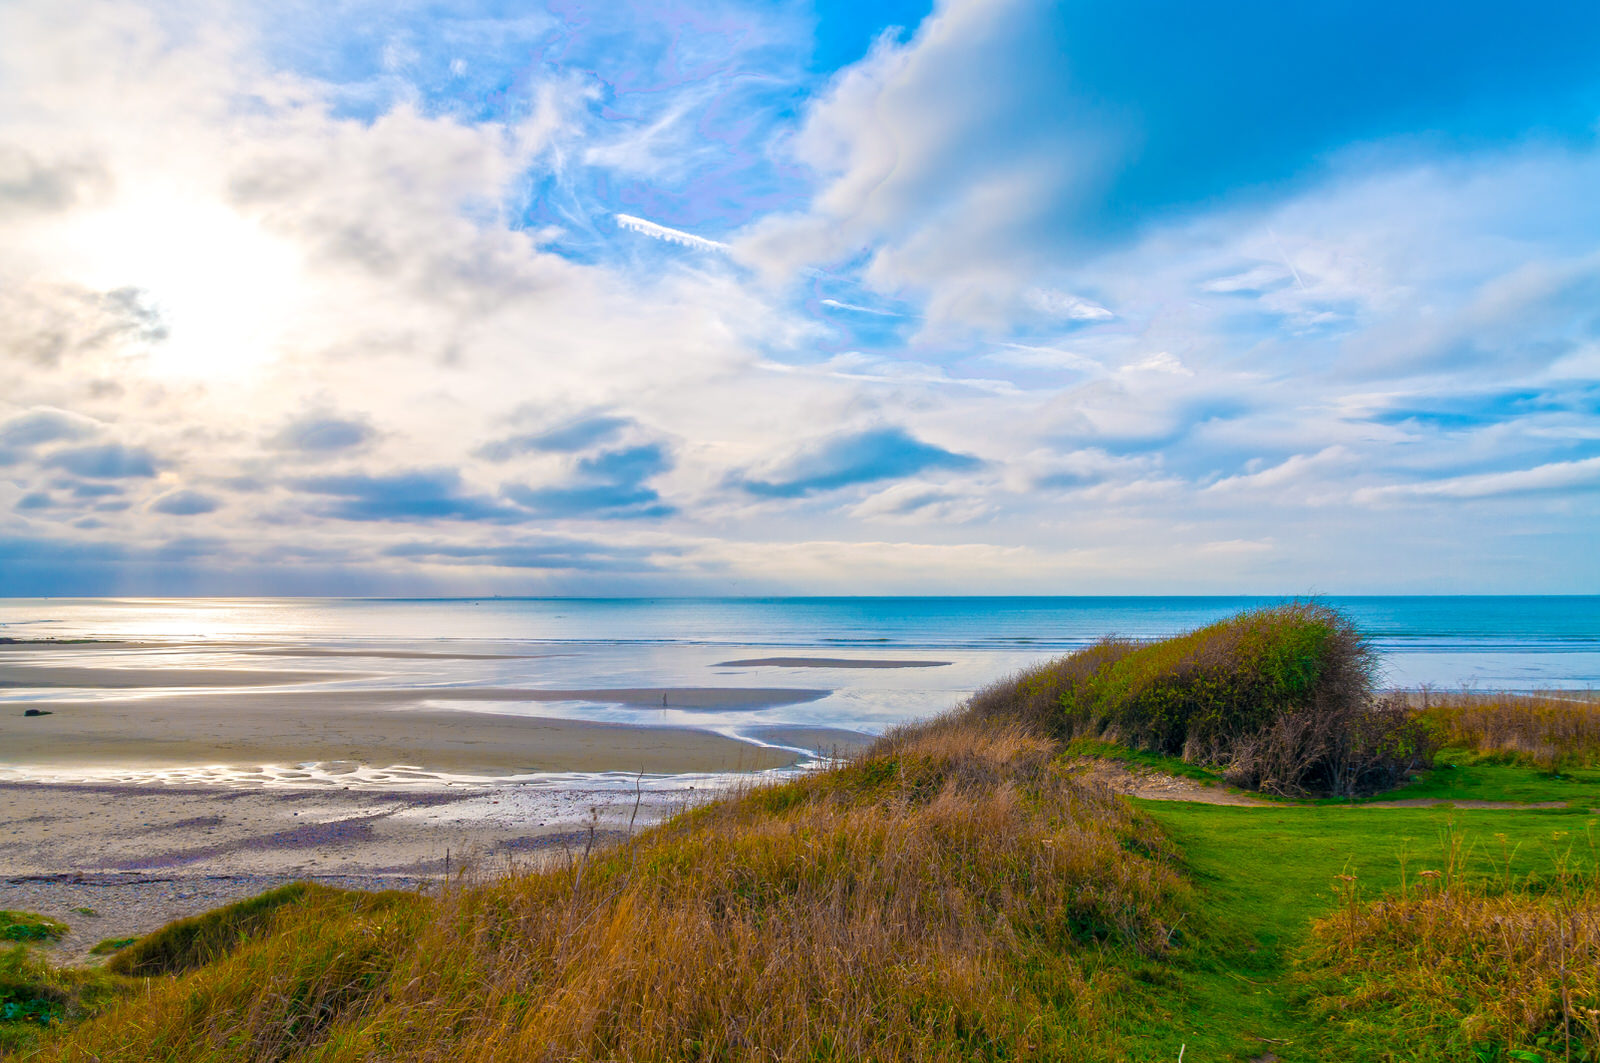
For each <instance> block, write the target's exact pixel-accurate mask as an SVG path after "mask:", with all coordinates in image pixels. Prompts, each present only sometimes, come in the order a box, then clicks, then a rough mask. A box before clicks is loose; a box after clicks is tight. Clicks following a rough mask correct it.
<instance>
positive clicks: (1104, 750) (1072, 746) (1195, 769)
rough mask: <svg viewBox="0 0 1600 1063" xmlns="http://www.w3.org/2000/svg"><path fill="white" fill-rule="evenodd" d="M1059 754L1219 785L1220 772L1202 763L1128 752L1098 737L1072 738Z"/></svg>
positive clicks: (1131, 750) (1120, 746) (1147, 753)
mask: <svg viewBox="0 0 1600 1063" xmlns="http://www.w3.org/2000/svg"><path fill="white" fill-rule="evenodd" d="M1062 753H1063V755H1064V756H1067V757H1091V758H1094V759H1097V760H1110V761H1114V762H1116V763H1118V764H1123V765H1126V766H1127V767H1129V768H1151V769H1154V770H1156V771H1162V772H1166V773H1167V774H1168V775H1177V776H1181V777H1182V778H1185V779H1193V780H1195V781H1196V782H1204V783H1221V782H1222V781H1223V780H1222V773H1221V772H1219V771H1217V770H1216V769H1215V768H1208V767H1206V766H1205V765H1203V764H1191V763H1189V762H1188V761H1186V760H1181V759H1179V758H1178V757H1169V756H1165V755H1163V754H1161V753H1151V752H1149V751H1148V750H1143V749H1129V748H1128V747H1127V746H1124V745H1119V744H1117V743H1116V742H1107V741H1105V740H1103V739H1099V738H1076V739H1073V740H1072V741H1071V742H1068V743H1067V744H1066V746H1065V747H1064V748H1063V750H1062Z"/></svg>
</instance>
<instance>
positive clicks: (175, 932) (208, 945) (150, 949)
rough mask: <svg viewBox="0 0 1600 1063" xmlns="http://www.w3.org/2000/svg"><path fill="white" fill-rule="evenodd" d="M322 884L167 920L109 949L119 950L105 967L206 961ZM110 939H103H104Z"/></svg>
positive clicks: (143, 970)
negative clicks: (153, 931)
mask: <svg viewBox="0 0 1600 1063" xmlns="http://www.w3.org/2000/svg"><path fill="white" fill-rule="evenodd" d="M319 888H320V887H315V886H309V885H307V884H306V883H304V882H294V883H290V884H289V885H287V886H281V887H279V888H278V889H275V890H268V891H267V892H266V893H263V894H261V895H259V896H256V897H250V898H247V899H245V900H242V901H235V902H234V903H233V904H229V905H225V906H223V907H221V908H217V909H214V910H212V911H209V912H205V913H204V914H202V915H196V916H191V917H190V918H188V919H179V920H177V921H176V922H173V923H168V924H167V925H166V926H164V927H162V928H161V929H160V930H157V931H156V932H155V933H153V934H149V935H146V936H145V937H142V938H136V939H134V940H132V941H124V942H123V943H122V944H121V945H119V946H116V947H115V948H114V949H108V950H107V951H114V952H115V953H116V954H115V955H114V956H112V958H111V960H110V962H109V963H107V964H106V969H107V970H109V971H111V972H113V973H114V974H126V975H142V976H146V977H148V976H150V975H156V974H178V973H180V972H183V971H188V970H192V969H193V968H195V967H203V966H205V965H206V964H208V963H210V962H211V961H212V960H215V959H216V958H217V957H219V956H223V955H225V954H227V953H228V952H230V951H232V950H233V949H235V948H237V947H239V946H240V945H241V944H243V943H244V942H246V941H248V940H249V939H250V938H251V937H252V936H254V935H257V934H259V933H261V932H262V931H263V930H265V929H266V928H267V927H268V926H269V925H270V924H271V921H272V913H273V912H274V911H276V910H277V909H278V908H281V907H283V906H284V905H286V904H296V903H298V902H301V901H303V900H305V899H306V896H307V894H308V893H310V892H311V891H313V890H316V889H319ZM109 944H110V942H101V945H109ZM96 948H99V946H98V945H97V946H96Z"/></svg>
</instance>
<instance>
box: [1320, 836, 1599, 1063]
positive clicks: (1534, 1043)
mask: <svg viewBox="0 0 1600 1063" xmlns="http://www.w3.org/2000/svg"><path fill="white" fill-rule="evenodd" d="M1588 840H1589V842H1590V843H1591V844H1590V849H1591V854H1590V857H1591V858H1590V860H1589V861H1588V863H1587V867H1588V868H1590V870H1588V871H1586V872H1584V873H1582V874H1573V873H1570V872H1568V871H1567V870H1566V868H1567V866H1568V863H1567V861H1565V860H1558V861H1556V863H1555V865H1554V868H1553V870H1552V871H1551V872H1550V873H1548V874H1545V875H1542V876H1531V877H1528V878H1524V879H1518V878H1516V877H1514V876H1513V875H1512V874H1511V873H1510V870H1509V869H1510V866H1511V857H1510V853H1509V848H1508V852H1507V854H1506V859H1505V865H1504V866H1505V868H1506V870H1505V872H1504V873H1503V874H1500V875H1494V876H1487V877H1480V878H1478V879H1475V880H1469V879H1468V878H1467V877H1466V876H1464V875H1463V873H1462V871H1461V867H1462V865H1463V863H1464V859H1463V856H1464V854H1462V852H1461V851H1460V846H1459V835H1458V834H1455V833H1454V832H1452V833H1451V834H1450V835H1449V836H1448V837H1447V842H1446V847H1445V852H1444V855H1443V856H1442V857H1441V859H1440V861H1439V865H1440V866H1438V867H1436V868H1431V869H1421V870H1420V872H1417V871H1413V872H1412V873H1411V875H1410V876H1409V881H1408V883H1407V884H1406V885H1405V886H1403V887H1402V889H1401V891H1400V892H1399V893H1398V894H1397V895H1392V896H1388V897H1384V898H1381V899H1379V900H1376V901H1373V902H1370V903H1362V902H1361V901H1360V900H1359V899H1358V896H1357V890H1358V885H1359V884H1358V883H1357V882H1356V880H1355V879H1354V878H1353V877H1351V876H1349V875H1341V876H1339V878H1340V886H1339V890H1340V892H1341V894H1342V895H1343V896H1342V900H1343V903H1342V904H1341V906H1340V908H1339V910H1338V911H1336V912H1335V913H1334V914H1331V915H1329V916H1327V917H1325V918H1323V919H1321V920H1319V921H1317V922H1316V923H1315V924H1313V927H1312V934H1311V944H1310V946H1309V948H1308V949H1307V950H1306V951H1305V954H1304V956H1303V957H1302V962H1303V967H1304V970H1305V976H1306V980H1307V982H1308V984H1309V985H1310V986H1311V987H1312V991H1313V996H1312V999H1311V1006H1312V1010H1313V1013H1314V1014H1316V1015H1319V1016H1321V1017H1322V1018H1324V1019H1325V1020H1327V1021H1331V1022H1334V1023H1338V1024H1340V1025H1341V1026H1342V1027H1343V1028H1344V1031H1345V1032H1347V1033H1351V1034H1354V1035H1356V1036H1357V1037H1361V1036H1362V1035H1363V1034H1365V1035H1367V1036H1369V1037H1373V1038H1376V1039H1387V1040H1389V1041H1390V1042H1391V1043H1393V1044H1394V1045H1396V1046H1403V1045H1406V1044H1407V1043H1412V1044H1419V1043H1424V1042H1426V1043H1432V1044H1442V1045H1445V1046H1447V1048H1448V1050H1449V1051H1451V1052H1454V1053H1457V1054H1456V1055H1455V1058H1471V1056H1470V1053H1471V1051H1472V1050H1473V1048H1474V1047H1475V1046H1491V1047H1492V1046H1496V1045H1498V1046H1503V1047H1505V1048H1508V1049H1511V1050H1513V1051H1516V1050H1521V1051H1525V1052H1534V1053H1536V1054H1535V1056H1534V1058H1540V1059H1545V1058H1551V1059H1569V1060H1600V880H1597V878H1596V876H1595V873H1594V872H1593V870H1592V868H1593V867H1594V866H1595V865H1594V863H1593V859H1592V857H1593V853H1592V849H1593V844H1592V843H1593V839H1592V838H1590V839H1588ZM1408 1038H1409V1039H1410V1040H1409V1041H1408ZM1401 1055H1403V1053H1401ZM1428 1058H1432V1056H1431V1055H1430V1056H1429V1057H1428ZM1494 1058H1500V1057H1499V1056H1495V1057H1494ZM1511 1058H1523V1057H1518V1056H1512V1057H1511Z"/></svg>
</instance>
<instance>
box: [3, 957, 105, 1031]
mask: <svg viewBox="0 0 1600 1063" xmlns="http://www.w3.org/2000/svg"><path fill="white" fill-rule="evenodd" d="M130 988H132V983H131V982H129V981H128V980H127V979H122V978H117V977H116V976H114V975H109V974H107V973H105V972H103V971H98V970H94V969H92V968H91V969H61V968H57V967H52V966H51V965H50V964H48V963H46V962H45V961H44V960H42V959H40V958H38V957H37V956H35V955H34V953H33V952H32V950H30V949H29V948H28V947H27V946H26V945H16V946H14V947H12V948H10V949H7V950H5V951H3V952H0V1055H5V1054H7V1053H10V1052H21V1051H23V1050H26V1049H29V1048H32V1047H34V1046H36V1045H38V1044H39V1043H40V1042H41V1041H43V1040H46V1039H47V1034H48V1033H49V1031H50V1030H51V1029H53V1028H58V1027H60V1026H62V1025H63V1024H71V1023H74V1022H76V1021H78V1020H81V1019H83V1018H86V1017H88V1016H90V1015H93V1014H94V1013H96V1012H98V1011H101V1010H103V1009H104V1008H106V1007H108V1006H109V1005H111V1004H112V1003H114V1002H115V1001H116V1000H118V999H120V998H121V997H122V996H123V995H124V994H125V993H126V992H128V990H129V989H130Z"/></svg>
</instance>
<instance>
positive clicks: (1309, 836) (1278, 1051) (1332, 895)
mask: <svg viewBox="0 0 1600 1063" xmlns="http://www.w3.org/2000/svg"><path fill="white" fill-rule="evenodd" d="M1597 774H1600V773H1595V772H1593V771H1590V772H1575V773H1573V775H1572V777H1570V778H1564V779H1551V778H1550V777H1549V776H1548V775H1544V774H1542V773H1540V772H1537V771H1535V770H1533V769H1530V768H1522V767H1512V766H1504V765H1493V764H1470V763H1460V764H1458V765H1457V766H1456V767H1455V768H1454V769H1449V770H1442V771H1437V772H1434V773H1431V774H1430V775H1429V777H1428V778H1427V779H1425V780H1422V781H1421V782H1419V783H1417V784H1413V786H1411V787H1408V788H1407V789H1406V790H1405V791H1403V792H1400V793H1396V794H1389V795H1385V796H1386V797H1390V798H1393V797H1397V796H1403V797H1429V798H1439V799H1444V800H1467V799H1474V800H1496V801H1503V800H1526V801H1549V800H1574V801H1575V802H1576V803H1577V804H1579V805H1580V806H1582V807H1576V808H1570V809H1528V810H1522V809H1505V810H1501V809H1455V808H1399V809H1395V808H1364V807H1360V806H1359V805H1357V806H1354V807H1352V806H1350V805H1348V804H1343V805H1341V804H1319V805H1311V806H1290V805H1285V806H1283V807H1272V808H1261V807H1257V808H1241V807H1232V806H1213V805H1200V804H1187V803H1179V802H1162V801H1136V802H1135V803H1136V804H1137V805H1138V806H1139V807H1140V808H1141V809H1143V810H1144V811H1145V812H1147V813H1148V814H1149V815H1151V816H1152V817H1154V818H1155V819H1156V820H1157V822H1159V823H1160V824H1161V825H1162V827H1163V828H1165V830H1166V831H1167V833H1168V834H1169V836H1170V837H1171V838H1172V840H1173V841H1174V842H1175V843H1176V844H1177V847H1178V848H1179V850H1180V851H1181V852H1182V853H1183V854H1184V859H1185V862H1186V864H1187V866H1188V869H1189V871H1190V873H1191V875H1192V876H1193V878H1194V881H1195V884H1196V885H1197V887H1198V888H1199V889H1200V891H1201V901H1200V904H1199V908H1198V911H1197V921H1196V923H1195V925H1185V926H1184V927H1183V928H1181V929H1182V930H1183V931H1184V932H1185V946H1186V947H1185V948H1183V949H1182V950H1180V952H1179V953H1178V955H1177V956H1176V957H1175V958H1174V959H1173V960H1172V961H1171V962H1168V963H1166V964H1163V965H1162V967H1161V969H1160V970H1159V971H1152V972H1148V973H1147V975H1146V977H1145V978H1144V979H1142V980H1143V981H1145V982H1146V984H1147V985H1148V989H1147V992H1146V996H1145V998H1144V999H1143V1000H1140V1001H1137V1002H1134V1003H1131V1004H1130V1007H1129V1013H1128V1014H1129V1019H1128V1022H1129V1027H1130V1031H1131V1033H1132V1035H1133V1040H1134V1043H1135V1044H1138V1045H1139V1046H1140V1050H1139V1052H1138V1055H1139V1056H1140V1057H1142V1058H1153V1059H1161V1058H1166V1059H1176V1058H1177V1056H1178V1052H1179V1050H1180V1048H1182V1049H1184V1052H1185V1055H1184V1058H1185V1059H1186V1060H1202V1059H1240V1060H1248V1059H1255V1058H1258V1057H1260V1056H1262V1054H1263V1053H1266V1052H1271V1053H1272V1054H1273V1055H1275V1056H1277V1057H1279V1058H1281V1059H1284V1060H1354V1059H1374V1060H1381V1059H1390V1058H1393V1059H1397V1060H1398V1059H1418V1058H1433V1056H1432V1054H1431V1053H1429V1052H1427V1051H1426V1050H1419V1047H1418V1046H1416V1045H1408V1044H1400V1043H1373V1042H1372V1041H1371V1040H1362V1039H1361V1037H1360V1036H1359V1035H1347V1034H1346V1033H1345V1031H1343V1030H1342V1029H1341V1028H1339V1027H1338V1026H1337V1025H1336V1024H1331V1023H1328V1022H1326V1021H1321V1020H1314V1019H1312V1018H1311V1017H1310V1016H1309V1014H1308V1011H1307V1009H1306V1008H1305V1006H1304V1003H1305V1001H1304V997H1305V995H1306V990H1305V989H1304V988H1303V987H1302V986H1301V984H1300V983H1299V982H1298V981H1297V979H1296V971H1295V964H1294V960H1295V955H1296V952H1297V950H1299V949H1301V948H1302V947H1303V946H1304V945H1305V943H1306V942H1307V940H1308V935H1309V930H1310V925H1311V923H1312V921H1313V920H1314V919H1317V918H1319V917H1321V916H1324V915H1327V914H1329V913H1330V912H1331V911H1333V910H1334V909H1335V908H1337V907H1339V906H1340V905H1341V904H1343V903H1345V897H1347V896H1348V895H1345V896H1344V897H1342V896H1341V893H1340V890H1341V889H1344V890H1348V889H1352V888H1353V889H1354V890H1356V891H1357V896H1358V897H1359V898H1360V899H1361V900H1367V899H1371V898H1372V897H1374V896H1377V895H1378V894H1380V893H1385V892H1392V891H1395V890H1398V889H1399V887H1400V882H1401V875H1402V870H1403V871H1404V874H1405V875H1406V876H1407V880H1408V881H1409V882H1411V883H1413V884H1415V883H1416V882H1417V881H1418V874H1419V872H1421V871H1424V870H1428V869H1439V868H1441V867H1442V866H1443V864H1444V862H1445V861H1444V851H1445V847H1446V844H1447V839H1448V838H1449V837H1450V836H1451V835H1452V834H1453V835H1454V837H1455V840H1456V844H1458V845H1459V846H1460V849H1461V851H1462V853H1463V856H1464V860H1463V863H1464V864H1465V866H1466V868H1467V869H1468V871H1469V873H1470V874H1473V875H1478V876H1483V877H1490V878H1500V877H1503V876H1504V875H1506V874H1507V872H1508V870H1509V873H1510V874H1511V875H1512V876H1513V877H1526V876H1528V875H1530V874H1536V873H1537V874H1540V875H1549V874H1550V873H1552V872H1553V870H1554V869H1555V868H1556V867H1557V862H1558V860H1559V859H1561V857H1562V856H1563V854H1567V855H1568V858H1569V860H1570V862H1571V865H1572V866H1578V865H1582V866H1592V861H1593V851H1592V850H1591V848H1590V844H1589V839H1590V837H1591V836H1595V840H1596V841H1597V842H1600V835H1597V833H1596V830H1595V822H1596V815H1595V814H1594V813H1593V812H1591V811H1590V809H1589V806H1590V805H1591V804H1596V805H1600V785H1597V783H1596V782H1586V781H1585V778H1584V777H1588V778H1590V779H1594V778H1596V776H1597ZM1339 875H1348V876H1353V882H1343V881H1341V880H1339V879H1338V878H1337V877H1336V876H1339ZM1184 1046H1187V1047H1186V1048H1185V1047H1184ZM1487 1058H1498V1057H1496V1056H1494V1055H1489V1056H1487ZM1551 1058H1556V1057H1551Z"/></svg>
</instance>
